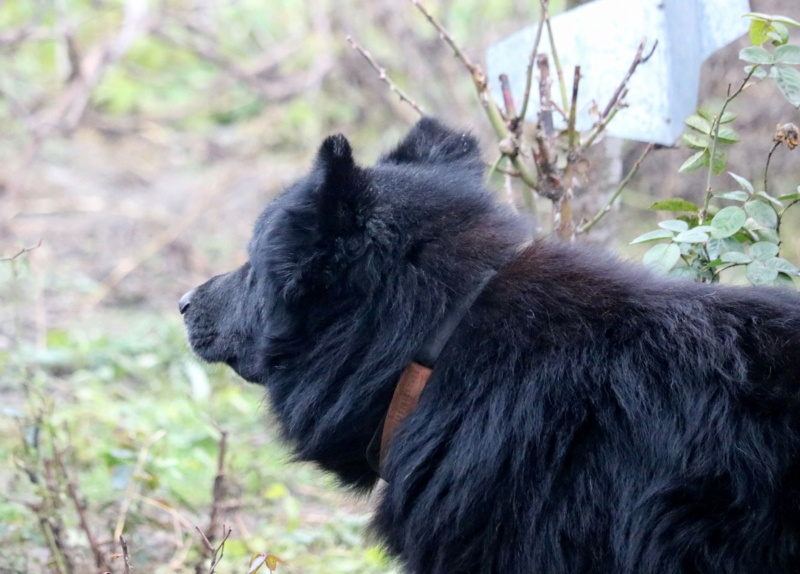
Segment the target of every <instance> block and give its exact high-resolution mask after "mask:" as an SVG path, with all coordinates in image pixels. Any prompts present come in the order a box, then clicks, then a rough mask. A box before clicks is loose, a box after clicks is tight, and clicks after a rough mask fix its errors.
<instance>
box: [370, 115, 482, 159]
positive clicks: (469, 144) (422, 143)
mask: <svg viewBox="0 0 800 574" xmlns="http://www.w3.org/2000/svg"><path fill="white" fill-rule="evenodd" d="M480 160H481V157H480V147H479V145H478V141H477V140H476V139H475V138H474V137H473V136H472V135H471V134H469V133H467V132H464V131H455V130H452V129H450V128H449V127H447V126H445V125H444V124H442V123H441V122H439V121H437V120H435V119H433V118H428V117H425V118H422V119H421V120H419V121H418V122H417V123H416V125H415V126H414V127H413V128H411V131H410V132H408V135H406V137H405V139H403V141H402V142H400V144H399V145H398V146H397V147H396V148H395V149H394V150H393V151H392V152H390V153H388V154H386V155H385V156H383V157H382V158H381V159H380V160H379V162H381V163H394V164H406V163H427V164H437V163H449V162H454V161H466V162H470V163H476V164H480Z"/></svg>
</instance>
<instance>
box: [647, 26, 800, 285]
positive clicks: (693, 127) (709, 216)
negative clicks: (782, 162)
mask: <svg viewBox="0 0 800 574" xmlns="http://www.w3.org/2000/svg"><path fill="white" fill-rule="evenodd" d="M746 17H748V18H750V20H751V24H750V41H751V43H752V45H751V46H750V47H747V48H744V49H743V50H741V52H740V54H739V57H740V59H741V60H742V61H744V62H745V63H747V67H745V74H746V76H745V79H744V81H743V82H742V84H741V86H740V87H739V88H738V89H737V90H735V91H734V92H733V93H731V92H730V90H729V93H728V97H727V99H726V100H725V103H724V104H723V106H722V108H721V110H720V111H719V112H718V113H714V112H711V111H709V110H706V109H700V110H698V112H697V114H696V115H692V116H690V117H689V118H687V119H686V126H687V127H688V128H689V131H687V132H685V133H684V134H683V136H682V138H681V139H682V141H683V143H684V144H685V145H686V146H687V147H688V148H690V149H693V150H696V151H695V153H694V154H693V155H692V156H691V157H689V158H688V159H687V160H686V161H685V162H684V163H683V165H682V166H681V168H680V171H681V172H683V173H688V172H692V171H696V170H699V169H703V168H705V169H707V170H708V183H707V186H706V194H705V197H706V199H705V204H704V205H703V206H698V205H695V204H694V203H692V202H690V201H686V200H685V199H681V198H672V199H667V200H663V201H658V202H656V203H654V204H653V205H652V206H651V207H650V208H651V209H653V210H655V211H665V212H669V213H672V214H677V218H676V219H670V220H667V221H662V222H661V223H659V224H658V225H659V229H657V230H655V231H650V232H647V233H645V234H643V235H640V236H639V237H637V238H636V239H634V240H633V241H632V242H631V243H632V244H637V243H646V242H652V241H662V240H665V239H666V240H669V243H666V244H665V243H659V244H658V245H655V246H653V247H651V248H650V250H649V251H648V252H647V253H645V255H644V263H645V265H647V266H649V267H652V268H654V269H658V270H659V271H661V272H664V273H670V274H671V275H674V276H677V277H686V278H690V279H693V280H695V281H702V282H717V281H719V280H720V277H721V274H722V273H723V272H725V271H727V270H730V269H733V268H736V267H744V268H745V270H746V277H747V279H748V281H749V282H750V283H751V284H753V285H780V286H787V287H792V288H793V287H794V281H793V279H792V277H794V276H797V275H798V274H800V271H799V270H798V268H797V267H796V266H795V265H794V264H793V263H790V262H789V261H787V260H786V259H783V258H782V257H780V246H781V238H780V233H779V232H780V227H781V220H782V218H783V216H784V215H785V213H786V210H787V209H789V208H790V207H791V206H793V205H794V204H795V203H797V201H798V198H800V187H798V190H797V192H794V193H787V194H783V195H781V196H779V197H774V196H773V195H771V194H769V193H768V191H767V185H768V181H769V179H768V170H769V159H770V158H771V157H772V153H773V152H774V151H775V149H776V148H777V147H778V146H779V145H781V144H783V143H785V144H786V145H787V147H788V148H789V149H790V150H791V149H794V147H795V146H796V145H797V133H796V132H797V128H796V127H794V126H793V125H792V124H786V125H785V126H778V131H777V132H776V135H775V138H774V141H775V144H774V145H773V147H772V150H771V151H770V153H769V155H768V157H767V163H766V167H765V170H764V171H765V174H764V183H763V186H762V187H761V188H760V189H758V190H757V189H756V187H755V186H754V184H753V183H751V182H750V181H749V180H748V179H746V178H745V177H742V176H740V175H737V174H735V173H733V172H729V174H730V177H731V178H732V179H733V180H734V181H735V182H736V184H737V186H738V189H734V190H732V191H715V190H714V189H713V188H712V185H711V180H712V176H713V175H719V174H721V173H722V172H723V171H724V170H725V168H726V166H727V157H726V154H725V151H724V147H725V146H728V145H733V144H736V143H738V142H739V141H740V139H741V138H740V136H739V134H738V133H737V132H736V131H735V130H734V129H733V128H732V127H731V124H732V123H733V122H734V121H735V120H736V115H735V114H732V113H730V112H728V111H727V107H728V104H730V103H731V101H733V100H734V99H735V98H736V97H737V96H738V95H739V94H741V93H742V91H743V90H744V89H746V88H747V87H749V86H750V85H751V84H750V82H751V79H762V78H772V79H774V81H775V83H776V84H777V86H778V88H779V89H780V91H781V93H782V94H783V95H784V96H785V97H786V99H787V100H788V101H789V102H790V103H791V104H792V105H794V106H795V107H800V72H798V71H797V70H796V69H795V68H793V67H792V66H794V65H797V64H800V46H796V45H793V44H789V43H788V42H789V35H788V28H787V27H788V26H795V27H800V23H798V22H796V21H794V20H792V19H791V18H786V17H784V16H770V15H767V14H760V13H751V14H747V15H746ZM766 43H770V44H771V45H772V47H773V49H772V50H767V49H766V48H765V47H764V45H765V44H766ZM712 201H713V203H712Z"/></svg>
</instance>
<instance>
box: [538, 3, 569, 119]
mask: <svg viewBox="0 0 800 574" xmlns="http://www.w3.org/2000/svg"><path fill="white" fill-rule="evenodd" d="M541 4H542V11H543V13H542V17H543V18H544V23H545V26H547V37H548V39H549V40H550V55H551V56H552V57H553V64H555V66H556V75H557V76H558V88H559V90H560V91H561V106H562V109H563V110H566V109H567V106H568V105H569V102H568V101H567V85H566V83H565V82H564V70H563V69H562V68H561V60H559V59H558V52H557V51H556V41H555V37H554V36H553V27H552V26H551V25H550V1H549V0H541Z"/></svg>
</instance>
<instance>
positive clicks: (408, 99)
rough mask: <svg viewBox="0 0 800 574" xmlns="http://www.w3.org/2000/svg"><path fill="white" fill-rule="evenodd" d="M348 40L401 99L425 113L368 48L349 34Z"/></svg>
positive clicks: (422, 114)
mask: <svg viewBox="0 0 800 574" xmlns="http://www.w3.org/2000/svg"><path fill="white" fill-rule="evenodd" d="M347 41H348V42H349V43H350V45H351V46H352V47H353V49H354V50H356V51H357V52H358V53H359V54H361V55H362V56H364V59H365V60H366V61H367V62H369V65H370V66H372V67H373V68H374V69H375V71H376V72H378V78H380V79H381V80H382V81H384V82H386V84H387V85H388V86H389V89H390V90H391V91H393V92H394V93H395V94H397V96H398V97H399V98H400V101H402V102H405V103H407V104H408V105H409V106H411V107H412V108H414V109H415V110H416V111H417V113H418V114H419V115H421V116H424V115H425V110H424V109H423V108H422V106H420V105H419V104H418V103H417V102H416V101H414V100H413V99H412V98H411V97H410V96H409V95H408V94H406V93H405V92H404V91H403V90H401V89H400V88H398V87H397V84H395V83H394V82H393V81H392V79H391V78H390V77H389V75H388V74H387V73H386V69H385V68H384V67H383V66H381V65H380V64H378V62H377V61H375V58H374V57H373V56H372V54H370V53H369V52H368V51H367V50H365V49H364V48H362V47H361V46H360V45H359V44H358V43H357V42H356V41H355V40H354V39H353V37H352V36H350V35H349V34H348V36H347Z"/></svg>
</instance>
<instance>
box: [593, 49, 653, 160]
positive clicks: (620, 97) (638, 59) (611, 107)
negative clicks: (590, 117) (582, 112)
mask: <svg viewBox="0 0 800 574" xmlns="http://www.w3.org/2000/svg"><path fill="white" fill-rule="evenodd" d="M646 44H647V38H642V41H641V42H639V47H638V48H637V49H636V54H635V55H634V57H633V62H631V65H630V66H629V67H628V71H627V72H626V73H625V77H623V78H622V81H621V82H620V83H619V85H618V86H617V88H616V90H614V94H613V95H612V96H611V99H610V100H609V101H608V104H607V105H606V108H605V110H603V113H602V114H600V117H599V119H598V121H597V123H596V124H595V127H594V129H593V130H592V132H591V134H590V135H589V137H588V138H587V140H586V142H585V143H583V144H582V145H581V147H580V148H579V150H578V155H582V154H583V153H584V152H585V151H586V150H587V149H589V147H590V146H591V145H592V144H593V143H594V140H595V139H597V136H599V135H600V134H601V133H602V132H603V131H604V130H605V129H606V126H607V125H608V124H609V122H610V121H611V120H612V119H613V117H614V116H615V115H616V113H617V111H619V109H620V108H621V107H623V102H624V100H625V96H626V95H627V94H628V82H630V79H631V77H633V74H634V73H635V72H636V68H638V67H639V65H640V64H644V63H646V62H647V61H648V60H649V59H650V58H652V57H653V54H654V53H655V51H656V48H657V47H658V40H656V41H655V43H654V44H653V47H652V49H651V50H650V52H649V53H648V54H647V55H646V56H645V55H644V47H645V45H646Z"/></svg>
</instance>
